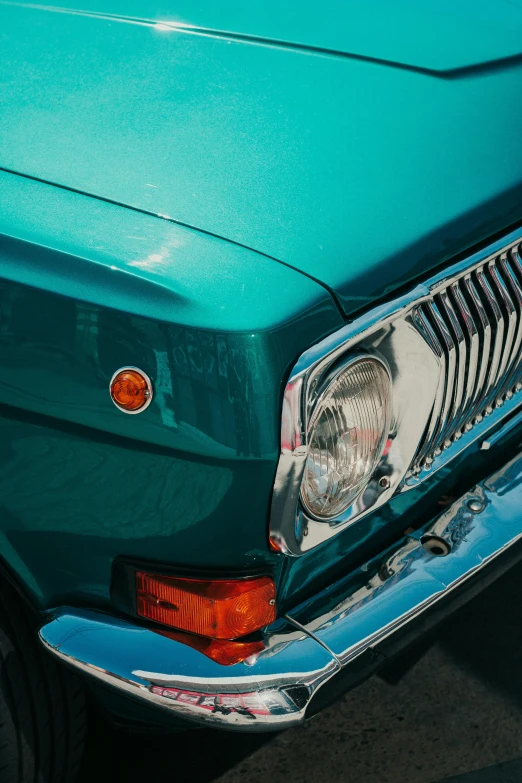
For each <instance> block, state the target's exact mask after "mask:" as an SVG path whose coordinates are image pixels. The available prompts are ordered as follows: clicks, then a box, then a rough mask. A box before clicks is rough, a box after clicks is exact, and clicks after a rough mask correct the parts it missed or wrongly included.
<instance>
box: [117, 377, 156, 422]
mask: <svg viewBox="0 0 522 783" xmlns="http://www.w3.org/2000/svg"><path fill="white" fill-rule="evenodd" d="M110 391H111V398H112V401H113V403H114V404H115V405H116V407H117V408H119V409H120V410H121V411H124V412H125V413H140V412H141V411H143V410H145V408H147V407H148V406H149V405H150V403H151V401H152V384H151V382H150V378H149V377H148V375H146V374H145V373H144V372H143V371H142V370H138V368H137V367H123V368H122V369H121V370H118V372H116V373H114V375H113V376H112V380H111V384H110Z"/></svg>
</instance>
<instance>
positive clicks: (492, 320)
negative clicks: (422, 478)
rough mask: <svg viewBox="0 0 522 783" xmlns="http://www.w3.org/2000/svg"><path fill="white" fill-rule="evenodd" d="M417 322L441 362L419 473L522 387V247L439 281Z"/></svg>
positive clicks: (415, 315)
mask: <svg viewBox="0 0 522 783" xmlns="http://www.w3.org/2000/svg"><path fill="white" fill-rule="evenodd" d="M412 321H413V323H414V325H415V327H416V329H417V330H418V332H419V333H420V334H421V335H422V336H423V338H424V340H425V341H426V342H427V343H428V344H429V346H430V348H431V350H432V351H433V353H434V354H435V355H436V356H437V358H438V361H439V365H440V379H439V384H438V388H437V391H436V394H435V402H434V405H433V409H432V412H431V417H430V420H429V422H428V425H427V427H426V431H425V433H424V436H423V438H422V442H421V443H420V445H419V448H418V451H417V456H416V458H415V460H414V464H413V468H412V472H413V473H418V472H420V470H422V469H423V468H429V467H430V465H431V463H432V462H433V460H434V459H436V458H437V456H438V455H439V454H441V452H442V451H443V450H445V449H448V448H450V447H451V445H452V443H453V442H454V441H456V440H458V439H459V438H460V437H461V436H462V435H463V434H464V433H466V432H469V431H470V430H471V429H472V428H473V426H474V425H475V424H477V423H479V422H481V421H482V420H483V418H484V416H489V414H491V413H492V411H493V410H494V409H495V408H496V407H501V406H502V405H503V404H504V402H505V401H506V400H507V399H511V398H512V397H513V394H514V393H515V391H519V390H522V246H521V245H520V244H519V245H516V246H513V247H508V248H507V249H504V250H503V251H501V252H500V253H498V254H497V255H496V256H495V257H490V259H488V260H486V261H483V262H481V263H480V264H479V265H477V266H476V267H472V268H470V269H468V270H466V271H461V272H460V273H459V275H458V276H455V277H454V278H452V279H449V280H447V281H443V282H441V283H438V285H437V288H436V289H434V292H433V293H432V295H431V297H430V298H429V299H428V300H427V301H424V302H423V303H422V304H419V305H418V306H417V307H416V308H415V311H414V312H413V313H412ZM521 402H522V396H521Z"/></svg>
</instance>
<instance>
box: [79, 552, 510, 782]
mask: <svg viewBox="0 0 522 783" xmlns="http://www.w3.org/2000/svg"><path fill="white" fill-rule="evenodd" d="M395 674H397V672H395ZM388 679H390V678H388ZM109 780H110V781H111V783H114V781H118V782H119V781H126V783H138V781H139V783H144V781H146V783H156V781H162V783H165V782H166V781H190V783H210V781H219V783H244V782H245V781H248V783H265V781H266V782H267V783H268V781H270V782H271V783H273V782H274V781H275V783H278V782H279V781H284V783H293V781H299V783H301V782H308V781H310V783H311V782H312V781H313V782H314V783H326V782H328V783H330V782H331V783H336V782H337V781H339V783H340V782H341V781H342V782H343V783H370V781H371V783H435V782H437V783H439V782H442V781H444V783H522V566H520V565H519V566H517V567H516V568H514V569H513V570H511V571H510V572H509V573H507V574H506V575H504V576H503V577H502V578H501V579H500V580H499V581H497V582H496V583H495V584H493V585H492V586H490V587H489V588H488V589H487V590H485V591H484V592H483V593H481V594H480V595H479V596H478V597H477V598H475V599H474V600H473V601H472V602H471V603H469V604H467V605H466V606H465V607H464V608H462V609H461V610H459V611H458V613H456V614H454V615H453V616H452V617H451V618H450V620H448V621H447V622H446V623H445V624H444V625H443V626H441V627H440V628H439V630H438V632H437V636H436V640H435V642H434V644H433V645H432V646H431V647H430V648H429V649H428V650H427V651H426V652H425V653H424V655H423V656H422V657H421V658H420V659H419V660H418V661H417V662H416V663H415V665H414V666H413V668H411V669H409V670H408V671H407V672H406V673H405V674H403V676H402V677H401V678H400V679H399V681H398V682H396V683H395V684H391V683H390V682H389V681H385V680H384V679H382V678H380V677H373V678H372V679H371V680H369V681H367V682H366V683H364V684H363V685H361V686H360V687H359V688H357V689H356V690H354V691H352V692H351V693H349V694H347V695H346V696H345V697H344V698H343V699H342V700H341V701H339V702H338V703H336V704H335V705H333V706H332V707H330V708H329V709H328V710H326V711H325V712H323V713H321V714H320V715H318V716H317V717H316V718H314V719H313V720H312V721H310V722H309V723H307V724H306V725H305V726H303V727H300V728H298V729H290V730H288V731H286V732H284V733H281V734H277V735H275V734H273V735H245V734H234V733H225V732H218V731H213V730H194V731H189V732H184V733H182V734H169V735H163V736H151V735H145V734H136V733H130V732H123V731H120V730H115V729H114V728H112V727H109V726H107V724H106V723H105V722H104V721H103V720H97V721H92V727H91V733H90V736H89V741H88V751H87V756H86V763H85V767H84V770H83V774H82V778H81V783H87V782H88V783H93V782H94V783H104V782H105V781H109Z"/></svg>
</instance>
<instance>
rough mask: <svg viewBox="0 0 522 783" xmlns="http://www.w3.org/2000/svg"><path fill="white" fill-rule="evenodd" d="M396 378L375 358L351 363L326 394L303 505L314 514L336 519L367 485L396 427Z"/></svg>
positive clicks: (317, 412)
mask: <svg viewBox="0 0 522 783" xmlns="http://www.w3.org/2000/svg"><path fill="white" fill-rule="evenodd" d="M390 415H391V379H390V375H389V372H388V370H387V368H386V366H385V365H384V364H383V362H381V361H380V360H378V359H375V358H373V357H368V356H364V357H358V358H354V359H351V360H349V361H348V363H347V364H345V365H344V366H343V367H341V368H340V370H338V371H337V373H336V374H335V375H334V377H333V378H332V379H331V380H330V382H329V383H328V385H327V387H326V388H325V390H324V391H323V393H322V394H321V395H320V397H319V400H318V402H317V405H316V407H315V409H314V411H313V413H312V417H311V420H310V424H309V427H308V455H307V462H306V468H305V473H304V477H303V483H302V485H301V501H302V503H303V505H304V507H305V509H306V510H307V511H308V512H309V513H310V514H311V516H313V517H316V518H318V519H324V520H328V519H333V518H334V517H337V516H339V514H341V513H342V512H343V511H345V510H346V509H347V508H348V507H349V506H351V505H352V503H353V502H354V501H355V500H356V499H357V497H358V496H359V495H360V494H361V492H362V491H363V490H364V488H365V487H366V485H367V483H368V480H369V479H370V477H371V475H372V473H373V471H374V470H375V468H376V466H377V463H378V461H379V459H380V457H381V454H382V450H383V448H384V445H385V443H386V439H387V436H388V431H389V427H390Z"/></svg>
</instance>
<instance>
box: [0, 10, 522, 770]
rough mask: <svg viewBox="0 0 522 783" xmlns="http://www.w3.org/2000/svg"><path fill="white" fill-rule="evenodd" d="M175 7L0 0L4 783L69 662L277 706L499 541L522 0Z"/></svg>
mask: <svg viewBox="0 0 522 783" xmlns="http://www.w3.org/2000/svg"><path fill="white" fill-rule="evenodd" d="M166 5H167V6H168V8H166V9H165V8H159V7H158V8H156V9H152V7H151V5H150V4H145V3H143V2H142V0H135V2H133V4H132V13H131V11H129V7H127V5H126V4H123V3H122V2H120V0H107V2H102V1H101V0H86V2H85V3H84V4H83V5H78V4H77V3H75V2H74V1H73V0H71V3H69V4H64V3H60V2H58V3H57V4H55V5H53V6H46V5H39V4H38V3H25V2H23V1H22V0H20V2H11V0H9V2H8V0H5V1H4V0H0V25H1V27H0V29H1V33H2V51H1V53H0V83H1V84H2V87H3V89H2V91H1V94H0V116H1V122H0V439H1V442H2V449H1V451H0V454H1V460H2V469H1V471H0V504H1V506H0V566H1V573H0V580H1V584H2V590H1V591H0V710H1V709H3V705H4V704H8V705H9V706H10V708H12V709H11V712H12V714H13V715H15V714H16V715H15V717H16V720H14V719H13V720H12V721H11V723H9V725H11V726H12V727H13V732H14V734H13V736H14V735H15V734H16V731H15V729H16V726H17V725H18V724H20V725H21V724H22V722H23V721H25V722H26V723H25V725H26V727H27V732H29V734H28V735H27V736H28V737H29V740H28V742H26V738H25V736H22V734H21V733H20V731H18V734H16V736H17V737H18V742H19V747H20V748H23V747H26V746H27V745H28V744H29V745H31V742H32V740H31V737H32V736H33V734H32V733H31V732H33V728H32V726H33V724H34V726H38V727H39V731H38V732H33V733H34V735H35V737H34V743H33V744H34V745H35V747H36V746H38V747H37V751H38V752H35V755H34V758H32V757H31V758H32V760H31V758H29V757H28V758H25V756H24V757H23V753H22V751H20V753H19V754H18V756H17V759H14V756H13V759H14V760H13V759H11V760H9V764H11V765H12V770H11V772H12V774H11V775H10V777H9V778H8V779H9V783H11V781H16V782H17V783H18V781H20V780H25V779H27V780H32V779H33V778H34V779H36V773H35V775H32V771H34V769H33V768H35V766H37V762H36V761H35V760H34V759H35V758H36V759H38V758H42V759H44V761H42V762H41V765H44V766H45V764H46V765H47V766H46V768H45V769H43V767H42V769H43V771H42V777H41V779H42V780H44V781H45V782H46V783H69V781H72V780H73V779H74V774H73V768H74V769H76V768H77V766H78V763H79V762H78V759H77V758H75V759H73V758H71V759H70V761H68V762H67V763H68V764H69V763H70V768H69V772H63V774H60V775H59V774H54V773H53V772H52V770H53V769H55V768H56V769H58V767H60V769H62V770H65V769H66V767H65V766H64V764H61V762H59V760H58V761H56V762H55V761H52V763H51V761H50V760H49V753H50V751H49V753H48V751H47V750H46V749H49V748H54V749H58V750H57V751H56V752H57V754H58V756H59V758H62V757H65V756H67V757H68V758H69V757H70V756H71V753H70V749H71V748H73V747H79V746H80V745H81V741H80V740H78V739H73V735H74V736H75V737H78V736H79V733H81V731H80V730H81V726H80V723H81V721H80V720H78V721H76V724H75V725H76V726H77V728H75V729H74V732H73V729H72V728H71V729H70V730H71V737H69V738H67V739H66V740H64V736H66V735H67V731H68V730H69V729H67V727H72V726H73V721H72V719H71V720H70V718H71V716H72V715H79V713H80V710H79V709H78V710H76V708H75V706H74V705H75V703H76V700H77V699H82V698H83V696H82V694H83V695H84V694H85V691H86V690H89V691H90V692H91V693H92V695H93V697H94V699H95V701H96V703H97V704H98V705H101V706H103V707H104V708H105V709H106V710H108V711H109V712H110V713H111V714H112V715H114V716H116V717H117V718H118V720H121V721H124V722H126V723H132V724H134V725H136V724H138V725H143V724H147V725H148V726H149V727H153V726H154V727H156V726H160V727H165V726H167V727H172V726H174V725H176V726H179V725H183V726H190V725H195V724H197V725H212V726H218V727H222V728H231V729H239V730H244V731H262V730H273V729H278V728H284V727H288V726H293V725H297V724H300V723H302V722H303V721H304V720H306V719H307V718H308V717H311V716H312V715H315V714H316V713H317V712H319V711H320V710H321V709H322V708H323V707H324V706H325V705H327V704H328V703H330V701H331V700H332V699H334V698H335V697H337V696H339V695H340V694H342V693H344V692H346V691H347V690H348V689H350V688H352V687H354V686H355V685H356V684H357V683H359V682H360V681H361V680H362V679H364V678H365V677H368V676H369V675H371V674H372V673H374V672H375V671H377V670H379V669H380V668H382V667H384V666H386V664H387V663H388V662H389V661H390V660H391V659H392V658H393V657H394V656H396V655H397V654H399V653H400V652H401V651H403V650H404V649H405V648H407V647H408V646H409V645H411V643H412V642H414V641H415V640H417V639H419V638H420V637H422V636H423V635H424V634H426V633H427V632H428V631H430V630H431V629H432V627H433V626H434V625H435V624H436V623H437V622H438V621H439V620H441V619H443V618H444V617H445V616H446V615H447V614H449V613H450V612H451V611H452V610H453V609H454V608H456V607H458V606H459V605H460V604H461V603H462V601H464V600H467V599H468V598H469V597H470V596H472V595H474V594H475V592H476V591H477V590H479V589H482V588H483V587H484V586H485V585H487V584H488V583H489V582H490V581H491V580H492V579H493V578H495V577H496V576H497V575H498V574H499V573H500V572H502V570H504V569H506V568H508V567H509V566H510V565H511V564H512V563H513V562H514V561H515V560H516V559H517V558H518V557H519V556H520V554H521V547H520V545H519V538H520V536H521V533H522V520H521V517H520V513H519V507H520V501H521V500H522V490H521V488H520V487H521V486H522V485H521V482H520V477H521V476H522V456H521V454H522V452H521V449H522V427H521V424H522V407H521V403H522V230H521V225H522V211H521V206H520V205H521V203H522V156H521V155H520V120H521V117H522V100H521V98H522V93H521V90H520V84H521V73H522V66H521V64H520V57H521V55H522V49H521V44H520V41H521V40H522V39H521V37H520V30H521V29H522V11H521V9H520V8H519V6H518V5H517V4H514V3H509V4H508V3H506V4H503V5H502V10H499V9H500V5H499V4H498V3H497V2H485V3H482V4H480V7H475V5H476V4H468V5H469V8H468V12H467V13H464V12H463V11H462V9H460V10H459V8H457V7H456V6H455V7H454V4H453V5H452V6H451V7H450V6H449V5H444V6H443V7H441V4H440V3H439V2H435V1H434V0H433V1H431V0H430V2H427V3H424V4H417V5H415V4H411V3H408V2H405V0H401V2H399V3H395V4H393V5H392V4H390V3H387V2H377V3H375V4H367V3H357V2H354V3H346V4H342V3H341V4H339V3H334V2H329V3H326V4H325V6H324V7H323V8H322V9H321V10H322V13H321V14H319V15H318V14H317V13H316V9H313V12H310V11H308V12H306V9H305V8H304V7H303V6H302V4H301V5H299V7H298V8H296V9H294V11H293V12H292V13H287V12H286V11H285V12H283V11H282V9H281V8H280V4H279V3H277V2H271V1H269V2H266V3H263V4H258V5H256V6H255V7H254V6H252V8H250V7H248V9H247V10H245V11H244V13H243V11H241V13H240V11H239V6H238V5H237V4H233V3H232V4H231V3H228V4H227V3H223V4H221V5H220V6H219V9H218V6H217V5H215V4H211V3H205V2H202V3H199V4H198V7H197V8H194V4H193V3H188V4H186V3H184V2H183V0H176V2H175V3H174V2H173V3H171V2H167V4H166ZM246 8H247V7H246V6H245V9H246ZM375 8H377V9H378V10H377V11H375ZM217 9H218V10H217ZM372 9H373V10H372ZM133 395H135V397H134V398H133ZM128 413H132V414H133V415H127V414H128ZM10 656H11V658H10ZM13 657H14V659H15V661H18V663H17V664H16V665H17V666H18V670H17V674H16V677H14V679H13V682H14V681H16V688H15V687H14V685H13V684H12V682H11V679H12V678H11V673H10V671H7V669H6V668H5V667H6V661H8V660H10V659H12V658H13ZM15 668H16V667H15ZM6 671H7V675H6V676H3V675H4V673H5V672H6ZM71 672H72V673H73V674H71ZM69 678H70V679H69ZM6 682H7V685H8V686H9V687H7V686H6ZM56 682H58V683H59V685H60V688H61V690H60V689H58V690H59V691H60V693H61V697H62V696H63V700H62V701H63V704H62V706H59V705H60V703H61V702H59V700H58V699H56V698H55V693H56V691H55V685H56ZM42 683H44V684H45V687H43V685H42ZM78 683H79V684H78ZM15 692H16V693H18V694H19V695H20V699H19V703H20V704H22V705H25V707H24V709H23V715H22V713H21V712H20V714H18V713H17V710H18V706H17V704H14V705H13V703H12V694H13V693H15ZM61 697H60V698H61ZM57 705H58V706H57ZM64 705H65V707H66V708H67V709H66V708H65V707H64ZM64 716H65V717H64ZM2 725H3V723H2V721H1V720H0V734H1V731H2ZM6 725H7V724H6ZM64 727H66V728H65V729H64ZM36 735H38V736H36ZM22 740H23V741H22ZM1 745H2V738H1V736H0V746H1ZM6 746H7V745H6ZM31 746H32V745H31ZM67 754H68V755H67ZM15 755H16V754H15ZM22 757H23V758H22ZM45 759H47V761H45ZM0 760H1V759H0ZM44 762H45V763H44ZM38 763H40V762H38ZM60 764H61V766H60ZM17 765H18V766H17ZM53 765H54V766H53ZM22 767H23V769H24V770H25V772H23V770H22V772H23V774H22V773H20V774H18V773H19V772H20V769H22ZM19 768H20V769H19ZM24 775H25V777H24Z"/></svg>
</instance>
